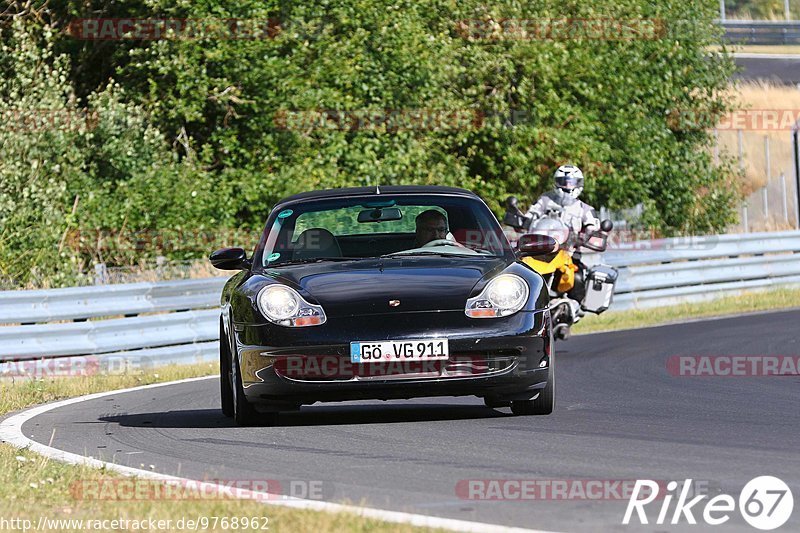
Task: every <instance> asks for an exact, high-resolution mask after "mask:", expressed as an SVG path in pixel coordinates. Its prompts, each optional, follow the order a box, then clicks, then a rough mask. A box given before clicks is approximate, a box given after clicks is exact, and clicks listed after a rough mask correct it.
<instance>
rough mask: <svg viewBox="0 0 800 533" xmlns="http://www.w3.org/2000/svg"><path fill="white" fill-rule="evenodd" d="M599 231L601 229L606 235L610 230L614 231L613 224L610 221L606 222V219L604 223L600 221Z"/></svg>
mask: <svg viewBox="0 0 800 533" xmlns="http://www.w3.org/2000/svg"><path fill="white" fill-rule="evenodd" d="M600 229H601V230H602V231H605V232H606V233H608V232H609V231H611V230H612V229H614V223H613V222H611V221H610V220H608V219H605V220H604V221H602V222H601V223H600Z"/></svg>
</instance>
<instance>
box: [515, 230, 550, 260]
mask: <svg viewBox="0 0 800 533" xmlns="http://www.w3.org/2000/svg"><path fill="white" fill-rule="evenodd" d="M517 249H518V250H519V253H520V254H522V255H544V254H551V253H554V252H557V251H558V241H556V240H555V239H554V238H552V237H550V236H549V235H541V234H539V233H526V234H525V235H522V236H521V237H520V238H519V241H518V242H517Z"/></svg>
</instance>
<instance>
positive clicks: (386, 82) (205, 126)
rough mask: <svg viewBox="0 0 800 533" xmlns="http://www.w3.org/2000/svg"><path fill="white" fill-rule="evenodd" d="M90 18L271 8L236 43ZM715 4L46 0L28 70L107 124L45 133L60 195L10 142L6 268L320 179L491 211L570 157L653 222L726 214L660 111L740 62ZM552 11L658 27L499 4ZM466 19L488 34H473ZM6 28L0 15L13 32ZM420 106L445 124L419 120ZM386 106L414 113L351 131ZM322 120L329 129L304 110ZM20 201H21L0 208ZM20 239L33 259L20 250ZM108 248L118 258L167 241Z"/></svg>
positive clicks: (680, 132) (531, 189) (527, 192)
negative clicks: (552, 30)
mask: <svg viewBox="0 0 800 533" xmlns="http://www.w3.org/2000/svg"><path fill="white" fill-rule="evenodd" d="M26 5H27V4H26ZM88 16H92V17H96V16H100V17H107V18H115V17H117V18H118V17H135V18H146V17H154V16H158V17H168V18H190V19H204V18H214V19H222V18H240V19H248V20H259V21H267V20H269V21H270V23H269V28H270V30H271V31H270V32H269V34H268V35H267V36H265V37H264V38H257V39H249V40H247V39H199V40H197V39H165V40H144V41H143V40H138V41H137V40H116V41H115V40H110V41H86V40H79V39H75V38H73V37H70V36H69V35H68V34H67V33H66V32H65V29H66V28H67V27H68V25H69V22H70V21H71V20H72V19H74V18H81V17H88ZM716 16H717V11H716V6H714V5H710V4H707V5H705V6H698V5H695V3H688V2H652V1H651V0H595V1H593V2H572V1H569V2H564V1H563V0H545V1H538V2H501V3H490V4H485V3H482V2H476V1H472V0H464V1H459V2H455V1H452V0H426V1H423V2H420V1H416V0H398V1H393V2H387V1H380V0H347V1H342V0H318V1H314V2H292V3H290V2H280V1H268V2H261V1H255V0H242V1H240V2H236V3H235V4H234V3H228V2H219V1H216V0H209V1H206V2H200V3H195V2H189V1H181V2H177V3H176V2H172V1H171V2H166V1H162V0H145V1H142V0H139V1H136V0H123V1H121V2H115V3H113V4H102V5H95V6H92V9H89V8H88V7H87V6H86V4H85V3H83V2H80V3H79V2H76V1H74V0H73V1H71V2H69V1H68V2H65V3H56V4H53V5H50V4H48V5H47V6H46V7H45V8H42V10H40V11H39V12H37V13H25V14H24V16H22V17H20V18H21V19H23V20H27V21H29V22H28V24H30V23H31V22H30V21H33V20H37V21H45V23H46V24H47V25H48V26H49V27H51V28H53V29H54V32H53V33H46V32H45V33H37V37H36V40H37V41H41V42H40V44H43V43H46V44H47V45H48V46H43V47H41V48H40V49H41V50H44V52H41V53H40V54H39V55H38V56H37V55H36V53H35V50H33V48H35V47H33V48H32V51H31V54H32V57H31V59H30V61H34V62H38V63H41V64H47V65H49V66H48V69H50V70H52V71H53V74H52V76H55V77H56V78H57V79H58V83H57V84H54V83H52V82H51V81H48V80H46V79H44V78H43V76H44V75H45V74H44V72H43V71H41V70H36V74H35V77H36V78H37V80H38V81H37V83H38V84H39V86H40V87H43V88H44V87H47V91H49V93H48V94H50V93H52V105H56V106H73V107H74V108H75V109H87V110H89V111H90V112H96V113H97V117H98V122H97V124H96V126H95V127H94V128H91V129H90V130H89V131H77V132H74V131H70V132H57V133H47V135H51V136H55V137H56V139H54V140H52V141H51V140H41V141H36V142H37V143H39V142H40V143H41V144H40V145H39V144H36V146H41V149H42V150H44V152H43V155H42V156H41V157H39V160H40V161H44V160H47V166H46V168H48V169H49V168H51V165H55V164H56V162H58V164H59V165H60V166H59V168H60V170H59V171H58V172H50V174H51V175H52V179H53V180H54V181H52V184H50V185H48V186H49V187H50V188H51V189H52V191H50V190H49V189H48V191H49V192H41V193H37V194H39V195H40V196H41V195H44V196H46V197H47V198H46V201H41V198H40V196H30V194H28V193H25V192H24V187H23V186H22V185H19V183H28V182H29V180H26V178H25V174H24V173H20V171H19V168H18V167H19V165H22V166H23V167H25V165H26V164H27V161H28V159H29V157H28V155H27V154H26V151H27V148H25V146H26V145H27V143H29V142H30V141H29V140H28V138H27V137H26V134H19V133H13V134H10V135H9V138H11V140H10V141H8V144H7V143H6V141H5V140H4V142H3V148H2V150H3V151H4V152H3V154H4V157H3V160H2V161H0V173H2V175H3V176H4V182H5V179H6V178H5V176H7V175H8V176H11V174H14V176H13V177H9V180H10V182H9V183H12V182H13V183H17V184H18V185H14V186H13V187H12V186H10V185H9V186H6V185H5V183H4V184H3V185H2V191H3V194H4V195H5V196H3V200H2V201H3V204H2V205H3V210H4V212H3V213H2V214H0V217H2V221H3V235H5V234H6V233H7V232H11V233H12V234H14V235H18V236H19V238H18V239H17V240H8V239H6V238H4V240H3V246H4V249H3V251H2V252H0V256H2V257H3V258H4V259H3V261H4V263H3V265H4V269H5V270H6V273H7V275H8V273H9V272H12V273H13V275H14V276H15V277H18V278H21V279H24V278H25V272H26V270H27V269H29V268H30V266H31V265H32V264H37V265H40V268H48V269H53V270H59V269H61V268H62V266H63V265H62V264H53V263H48V265H47V266H45V265H44V264H42V263H35V262H32V260H33V258H34V257H37V254H43V253H44V254H45V255H52V251H53V249H56V248H58V247H59V243H60V242H61V240H62V237H63V235H64V232H65V231H67V230H70V228H72V229H73V230H74V231H72V232H71V233H70V231H67V233H70V235H72V236H74V235H76V234H77V235H79V238H67V239H63V240H65V242H66V244H63V245H61V250H62V251H61V253H66V252H65V250H64V249H65V248H70V250H71V251H70V252H69V253H72V254H73V255H74V258H72V257H73V256H70V257H71V259H70V260H72V261H75V262H76V263H75V264H84V265H86V264H88V261H90V260H92V259H99V258H100V257H99V254H100V253H101V251H102V252H105V254H106V255H108V254H109V253H110V252H109V248H108V247H107V246H106V247H103V246H100V247H98V246H94V249H93V248H92V246H93V244H92V242H88V241H87V239H86V236H87V235H92V232H93V231H94V232H97V231H98V230H112V231H114V230H121V229H124V230H126V231H128V232H141V231H142V230H152V231H166V230H170V231H175V230H176V228H177V230H178V231H179V232H181V231H183V234H186V233H187V231H186V230H187V229H194V228H197V229H198V230H199V231H200V232H202V231H203V230H209V231H213V228H238V227H252V228H256V227H260V226H261V225H262V224H263V220H264V218H265V216H266V214H267V213H268V211H269V209H270V207H271V206H272V205H273V203H274V202H275V201H276V200H277V199H279V198H280V197H282V196H285V195H287V194H291V193H295V192H299V191H302V190H308V189H313V188H321V187H339V186H345V185H375V184H419V183H430V184H448V185H460V186H464V187H468V188H472V189H474V190H476V191H477V192H479V193H480V194H481V195H482V196H483V197H484V198H485V199H486V200H487V201H489V202H490V203H491V205H492V207H494V208H495V209H496V210H498V211H499V207H500V205H499V202H500V201H501V200H502V198H504V197H505V196H506V195H507V194H511V193H513V194H516V195H518V196H521V197H522V198H526V199H533V198H534V197H535V196H536V195H538V194H539V193H541V192H542V191H543V190H545V189H546V188H548V187H549V183H550V175H551V174H552V172H553V170H554V169H555V167H556V166H558V164H561V163H566V162H573V163H576V164H579V165H583V166H584V167H585V168H586V171H587V175H588V181H587V188H586V192H585V195H586V199H587V200H588V201H590V202H592V203H595V204H604V205H607V206H609V207H612V208H613V207H628V206H631V205H633V204H636V203H640V202H643V203H644V204H645V206H646V211H645V212H646V216H647V218H646V222H647V223H648V224H650V225H651V226H653V227H655V228H658V229H659V230H661V231H663V232H664V233H672V232H691V233H703V232H713V231H717V230H720V229H723V228H724V227H725V226H726V225H727V224H728V223H729V222H730V221H731V218H732V216H733V209H732V206H733V205H734V203H735V201H736V190H735V187H732V186H731V184H732V183H733V179H732V177H733V176H732V174H731V172H732V171H731V167H730V166H729V165H723V166H721V167H719V168H715V167H714V166H713V165H712V162H711V158H710V156H709V146H710V138H709V135H708V133H707V131H706V130H705V129H704V128H698V127H695V128H676V127H675V122H674V121H671V120H670V116H674V115H672V114H673V113H684V114H685V113H693V114H694V113H696V114H697V115H698V116H709V117H713V116H715V114H717V113H720V112H722V111H723V110H724V109H725V103H724V102H723V101H722V99H721V97H720V96H719V95H720V90H721V89H724V88H725V87H726V85H727V79H728V75H729V73H730V71H731V68H732V66H731V61H730V60H729V59H728V58H726V57H720V56H713V55H709V54H708V53H707V52H706V49H707V46H708V45H709V44H713V43H716V42H718V40H719V31H718V30H717V28H715V27H714V26H713V24H712V20H713V19H714V18H715V17H716ZM564 17H574V18H578V19H591V20H596V19H604V20H606V21H609V20H613V19H615V18H616V19H621V20H623V21H627V22H628V23H629V24H633V25H639V26H642V25H643V24H644V22H643V21H645V22H647V21H650V22H653V23H654V24H656V27H657V29H658V32H657V34H655V35H654V37H655V38H649V37H648V35H649V34H647V33H646V30H647V29H648V28H650V26H648V25H647V24H644V25H643V26H642V28H644V30H642V31H645V34H646V35H645V36H646V37H648V38H634V39H622V40H602V39H600V40H598V39H591V38H569V39H564V38H556V39H529V38H508V37H509V34H508V33H505V34H504V33H503V29H502V28H503V27H504V26H503V22H502V21H503V20H505V19H524V20H528V21H532V20H534V19H538V20H540V21H541V20H543V19H547V20H562V19H563V18H564ZM276 21H277V24H276ZM687 21H691V23H687ZM505 27H506V28H507V26H505ZM481 28H483V29H481ZM486 28H488V30H485V29H486ZM492 28H494V29H492ZM642 28H640V30H641V29H642ZM478 29H480V32H484V31H490V32H492V31H493V32H494V33H491V34H490V35H489V38H482V37H486V36H487V35H486V34H485V33H483V34H482V35H480V36H479V35H478V33H479V32H478V31H477V30H478ZM651 29H652V28H651ZM12 33H13V32H11V30H10V28H5V30H4V33H3V42H4V43H6V44H7V45H8V46H9V47H10V48H9V50H11V49H12V48H14V46H15V45H14V44H13V42H12V41H13V40H14V39H17V38H18V37H14V36H13V35H12ZM573 36H574V35H573ZM650 37H653V36H650ZM48 50H55V52H54V53H52V52H50V51H48ZM9 53H10V54H11V55H12V57H6V58H3V59H0V70H2V72H0V73H2V74H3V75H4V81H3V82H0V83H4V85H2V86H0V87H2V90H0V95H2V98H3V100H6V102H7V103H6V104H3V105H12V106H20V105H21V102H23V100H21V98H29V99H33V100H35V99H36V98H38V96H36V94H35V90H32V89H31V88H30V87H29V86H28V85H26V80H25V79H24V76H23V77H20V76H21V75H20V74H19V73H16V74H15V72H16V71H18V70H20V69H21V68H22V67H20V66H19V65H20V64H24V59H23V58H21V57H17V56H16V55H14V54H13V52H9ZM4 54H5V52H4ZM33 56H36V57H33ZM26 68H27V67H26ZM48 72H49V71H48ZM7 73H10V74H11V75H10V76H6V74H7ZM15 80H16V81H15ZM31 87H32V86H31ZM42 90H44V89H42ZM25 95H27V96H25ZM31 105H32V104H31ZM387 110H388V111H387ZM419 112H427V113H428V114H431V115H434V116H435V117H438V119H437V120H438V122H437V121H436V120H434V122H429V123H428V124H427V126H424V125H423V126H420V125H419V122H413V120H414V118H413V115H414V114H415V113H419ZM336 113H339V115H336ZM387 113H388V114H393V118H392V120H410V121H412V124H410V125H408V126H407V127H401V128H395V127H393V126H391V125H390V126H389V127H387V126H386V124H381V123H380V121H379V120H378V121H376V120H374V119H373V120H371V121H368V122H367V124H368V127H364V126H363V123H362V126H361V127H353V128H351V127H349V125H350V124H352V121H353V120H357V118H358V117H364V116H365V115H369V114H373V116H375V115H380V114H383V115H386V114H387ZM326 116H327V117H328V119H329V120H328V123H327V127H318V126H314V125H312V124H311V123H310V122H309V120H311V119H314V118H317V119H319V118H320V117H323V118H324V117H326ZM337 116H338V118H337ZM454 116H457V117H459V122H458V123H454V122H453V119H452V117H454ZM398 117H399V118H398ZM465 117H466V118H465ZM320 120H321V119H320ZM347 121H350V122H347ZM431 124H433V125H434V126H433V127H431ZM41 136H42V137H45V136H46V135H45V134H44V133H42V134H41ZM37 139H38V138H37ZM15 143H16V144H15ZM12 165H17V167H14V166H12ZM26 168H27V167H26ZM27 172H28V175H29V174H30V173H31V172H33V171H32V170H30V169H28V171H27ZM39 173H41V171H39ZM41 183H44V181H41ZM47 183H50V182H47ZM20 187H22V188H20ZM76 197H79V201H78V204H77V208H76V210H75V214H74V215H72V214H71V213H72V208H73V206H74V205H75V198H76ZM12 206H16V208H15V209H16V210H19V211H21V212H22V213H20V214H19V215H16V214H14V215H9V214H6V213H5V210H6V209H11V207H12ZM40 211H41V212H40ZM76 228H77V229H76ZM81 238H83V241H81ZM207 240H208V239H200V238H186V239H183V238H182V239H181V242H179V243H178V244H177V246H174V247H172V248H170V249H169V250H168V252H169V254H170V255H171V256H173V257H175V256H182V257H186V256H191V255H192V254H194V255H200V254H202V253H205V252H207V251H208V250H207V248H208V247H209V243H207V242H206V241H207ZM118 241H119V239H118ZM123 241H124V239H123ZM230 244H233V243H230ZM245 244H247V245H250V244H252V243H245ZM20 248H24V249H25V250H26V251H25V254H24V257H25V258H26V259H24V260H22V262H21V263H20V264H18V265H16V266H14V267H13V268H12V267H10V266H9V261H10V259H9V258H13V257H20V256H19V253H18V252H19V249H20ZM111 248H112V250H111V251H112V252H113V253H111V258H112V259H113V260H114V261H126V260H132V259H133V258H135V257H141V256H142V255H147V254H150V255H153V254H156V253H163V250H158V249H157V247H147V246H146V247H144V248H143V249H140V250H136V252H135V253H134V252H131V251H130V250H128V249H127V248H125V247H124V246H120V247H117V248H114V246H112V247H111ZM139 248H142V247H141V246H140V247H139ZM44 250H46V251H44ZM69 253H68V255H69ZM103 259H105V260H108V257H103ZM64 264H67V263H64ZM73 266H74V265H73ZM70 268H71V267H70Z"/></svg>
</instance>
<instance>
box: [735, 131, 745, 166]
mask: <svg viewBox="0 0 800 533" xmlns="http://www.w3.org/2000/svg"><path fill="white" fill-rule="evenodd" d="M736 138H737V144H738V146H739V169H740V170H741V171H742V172H744V135H743V134H742V130H737V131H736Z"/></svg>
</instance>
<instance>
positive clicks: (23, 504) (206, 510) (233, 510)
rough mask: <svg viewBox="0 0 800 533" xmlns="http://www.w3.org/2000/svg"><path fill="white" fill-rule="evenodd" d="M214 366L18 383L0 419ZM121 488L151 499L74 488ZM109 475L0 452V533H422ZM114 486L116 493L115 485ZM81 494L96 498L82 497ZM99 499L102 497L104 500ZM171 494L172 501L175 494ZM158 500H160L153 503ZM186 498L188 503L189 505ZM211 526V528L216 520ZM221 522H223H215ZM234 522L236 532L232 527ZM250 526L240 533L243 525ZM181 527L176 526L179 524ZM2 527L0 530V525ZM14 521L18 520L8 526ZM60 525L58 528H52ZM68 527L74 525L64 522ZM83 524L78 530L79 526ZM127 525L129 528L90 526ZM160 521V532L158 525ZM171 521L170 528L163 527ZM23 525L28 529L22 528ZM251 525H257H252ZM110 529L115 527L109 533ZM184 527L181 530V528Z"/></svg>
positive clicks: (4, 399) (2, 388)
mask: <svg viewBox="0 0 800 533" xmlns="http://www.w3.org/2000/svg"><path fill="white" fill-rule="evenodd" d="M217 372H218V370H217V366H216V365H209V364H203V365H193V366H175V367H164V368H159V369H157V370H153V371H149V372H140V373H130V374H123V375H107V376H106V375H103V376H91V377H73V378H53V379H45V380H24V381H19V382H16V383H0V417H2V416H3V415H5V414H7V413H9V412H11V411H16V410H19V409H23V408H25V407H28V406H32V405H36V404H40V403H44V402H50V401H55V400H59V399H64V398H70V397H74V396H82V395H84V394H90V393H94V392H100V391H106V390H115V389H121V388H127V387H134V386H138V385H148V384H151V383H158V382H165V381H174V380H177V379H183V378H189V377H198V376H205V375H214V374H216V373H217ZM120 479H124V480H126V481H125V482H124V486H125V487H135V490H139V489H144V490H145V492H146V494H155V495H156V496H149V497H144V498H141V499H135V500H121V499H113V496H112V497H111V498H109V496H111V495H114V494H116V495H120V494H123V491H122V490H118V491H116V492H114V491H111V492H104V491H102V490H100V491H97V490H94V491H80V490H76V489H77V488H79V487H87V486H88V487H98V486H101V487H110V486H112V483H114V481H113V480H120ZM129 479H130V478H123V477H122V476H119V475H117V474H115V473H112V472H107V471H104V470H97V469H93V468H89V467H79V466H73V465H66V464H63V463H59V462H57V461H51V460H49V459H46V458H44V457H42V456H40V455H37V454H35V453H32V452H29V451H27V450H19V449H17V448H14V447H13V446H10V445H8V444H0V530H7V529H15V530H22V529H23V528H24V526H26V525H27V529H28V530H30V529H33V528H36V527H37V525H38V524H39V520H40V517H44V518H46V519H48V520H50V522H48V523H45V524H43V528H42V529H40V531H85V530H90V529H91V530H103V531H111V530H116V531H120V530H135V531H181V530H183V531H188V530H192V531H195V530H197V531H263V530H264V528H265V527H268V528H269V531H272V532H274V531H279V532H280V531H291V532H295V531H314V532H322V533H327V532H338V531H358V532H362V531H363V532H368V531H369V532H381V531H401V532H406V531H408V532H410V531H425V530H424V529H422V528H415V527H411V526H405V525H401V524H389V523H385V522H380V521H377V520H373V519H367V518H362V517H358V516H354V515H350V514H346V513H338V514H332V513H322V512H314V511H300V510H294V509H288V508H285V507H278V506H270V505H265V504H263V503H259V502H255V501H246V500H234V499H221V497H220V496H216V497H214V498H212V499H208V498H198V497H197V493H196V492H194V493H192V492H191V491H184V492H181V493H180V495H182V496H183V497H180V495H179V497H178V498H175V497H174V496H173V497H163V495H164V493H165V492H166V491H158V490H152V488H153V487H154V485H153V482H149V481H144V480H140V481H136V482H131V481H128V480H129ZM118 486H119V485H118ZM83 494H87V495H88V494H93V495H99V496H101V497H86V496H83ZM103 494H105V495H106V496H105V497H102V496H103ZM173 494H174V493H173ZM158 495H161V496H162V497H158ZM187 496H188V497H187ZM203 517H205V519H207V520H208V527H205V528H204V527H202V524H201V525H200V527H197V528H195V527H189V526H188V524H187V523H186V521H187V520H195V521H199V520H201V519H202V518H203ZM215 517H216V518H217V521H216V527H214V526H215V524H214V518H215ZM222 518H225V519H226V520H227V521H226V522H223V521H222V520H221V519H222ZM234 518H238V519H239V520H238V523H237V526H238V527H234V525H233V522H232V520H233V519H234ZM242 518H247V519H248V522H249V523H248V526H253V525H254V526H255V527H244V520H242ZM181 519H183V520H184V522H183V523H182V524H181V523H180V522H179V520H181ZM3 520H5V522H3ZM13 520H16V522H14V521H13ZM59 520H60V521H61V522H57V521H59ZM69 520H72V522H71V523H70V522H68V521H69ZM79 520H83V521H84V522H83V523H80V522H78V521H79ZM102 520H108V521H111V520H128V521H129V522H127V523H121V522H120V523H118V524H113V523H111V522H106V523H103V522H94V523H89V522H88V521H102ZM159 520H162V521H164V522H162V523H161V524H159V523H158V521H159ZM167 520H170V521H171V523H169V524H168V523H167V522H166V521H167ZM25 521H28V522H25ZM253 522H255V524H253ZM115 525H116V527H114V526H115ZM180 525H183V526H184V527H183V529H180V528H179V526H180Z"/></svg>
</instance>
